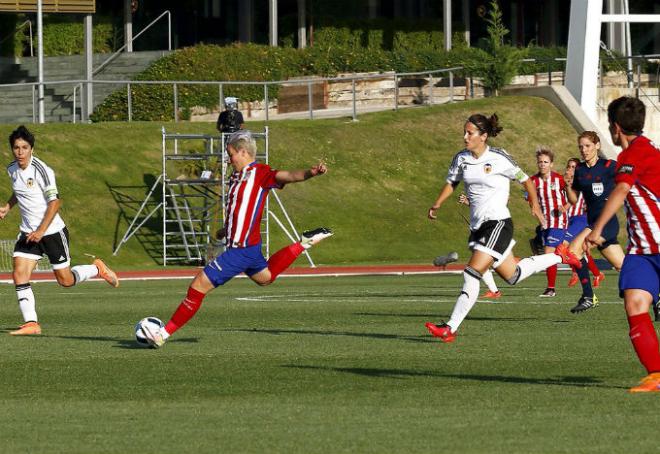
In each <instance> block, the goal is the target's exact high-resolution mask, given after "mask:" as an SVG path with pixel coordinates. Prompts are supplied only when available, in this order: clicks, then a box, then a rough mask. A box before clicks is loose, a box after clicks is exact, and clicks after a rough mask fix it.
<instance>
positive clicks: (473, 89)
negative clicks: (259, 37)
mask: <svg viewBox="0 0 660 454" xmlns="http://www.w3.org/2000/svg"><path fill="white" fill-rule="evenodd" d="M652 57H660V55H643V56H632V57H628V58H635V59H644V58H646V59H649V58H652ZM624 58H625V57H624ZM524 62H526V63H530V62H536V63H539V64H542V65H552V64H555V65H556V63H558V62H562V63H563V62H565V59H563V58H555V59H551V60H533V59H526V60H524ZM637 68H638V69H637V80H636V85H637V87H638V90H637V95H638V96H639V97H648V95H647V94H645V93H644V90H643V89H642V88H641V87H642V84H643V83H646V81H645V80H642V77H641V75H640V72H641V70H640V69H639V68H640V65H637ZM659 71H660V69H659ZM557 72H560V73H561V79H562V81H563V78H564V75H563V74H564V71H552V68H550V70H549V71H548V80H547V84H550V85H551V84H552V83H553V78H555V80H556V78H557ZM456 74H458V75H459V76H460V78H461V82H460V83H459V85H458V86H457V85H456V84H455V79H454V76H455V75H456ZM542 75H543V73H535V74H533V75H527V76H521V77H527V78H528V82H527V83H530V84H533V85H545V84H546V81H545V80H544V79H545V78H544V77H541V76H542ZM652 76H653V75H652V74H649V76H648V78H649V79H651V78H652ZM410 78H414V79H417V80H414V81H408V82H407V83H406V82H405V79H410ZM374 79H380V80H383V81H385V83H384V84H382V85H379V86H378V88H375V90H379V91H380V92H381V93H380V94H382V96H380V97H377V98H372V97H370V96H371V95H370V94H368V93H366V92H367V91H368V90H367V88H365V87H364V85H365V82H368V81H370V80H374ZM387 80H390V81H392V82H391V83H387ZM438 80H442V87H441V88H438V85H439V84H437V83H436V82H438ZM402 82H403V83H402ZM86 83H91V84H96V85H115V86H117V88H118V89H119V90H122V89H124V90H125V93H126V95H125V96H126V115H125V118H126V119H127V120H128V121H133V120H134V119H135V118H136V112H139V110H140V108H139V105H137V106H136V104H135V99H136V96H135V90H136V86H150V85H160V86H169V87H170V88H169V90H171V100H172V101H171V102H172V104H171V106H172V112H173V113H172V117H171V118H172V120H173V121H175V122H178V121H180V119H181V118H180V117H181V115H180V114H181V109H180V107H181V106H182V105H186V103H185V100H184V102H182V96H186V94H187V93H186V92H187V90H185V89H183V90H182V87H184V86H216V87H217V95H218V103H217V105H218V106H220V107H222V106H223V104H224V94H225V92H226V90H225V88H226V87H227V86H240V85H242V86H260V87H262V91H263V106H258V105H257V107H256V109H255V111H259V113H258V114H256V117H258V118H261V119H265V120H266V121H268V120H269V119H270V115H271V114H270V111H271V110H272V108H271V99H270V98H271V94H272V92H273V87H277V86H293V85H302V86H303V87H305V86H306V88H307V90H306V92H307V93H306V97H307V102H306V104H307V106H306V109H305V108H304V107H303V109H301V110H297V111H296V112H297V113H294V114H293V115H288V116H289V117H292V116H293V117H297V118H300V117H301V116H304V117H306V118H309V119H314V118H315V117H317V116H326V117H327V116H351V117H352V118H353V120H357V116H358V111H359V110H362V111H369V110H383V109H388V108H393V109H394V110H397V109H399V107H400V106H402V105H408V104H417V105H420V104H424V105H433V104H436V103H440V102H454V101H456V100H461V99H469V98H474V97H479V96H481V95H482V91H479V90H480V89H481V87H480V85H479V79H475V78H473V77H472V76H471V75H470V74H466V73H465V72H464V68H463V67H460V66H456V67H452V68H444V69H438V70H430V71H419V72H409V73H379V74H366V75H352V76H343V77H327V78H307V79H298V80H279V81H189V80H175V81H172V80H151V81H136V80H89V81H88V80H68V81H52V82H45V83H44V85H46V86H50V87H55V86H58V85H59V86H61V85H67V84H68V85H73V86H75V88H74V93H73V99H74V106H73V109H74V110H73V115H72V122H75V121H76V118H75V117H76V109H77V105H78V104H77V102H78V99H79V95H80V93H81V92H80V87H81V84H86ZM321 83H327V84H329V85H333V84H334V83H338V84H337V85H343V88H341V89H339V88H336V89H335V90H334V91H332V93H333V94H334V95H337V94H338V93H339V94H340V95H339V96H335V98H342V99H343V101H337V99H335V101H334V105H333V106H330V104H328V103H327V102H326V101H325V100H324V103H322V104H323V107H316V108H315V104H314V99H317V100H318V98H314V96H319V95H315V94H314V90H313V88H314V85H315V84H321ZM519 83H522V84H525V83H526V82H525V81H524V80H523V81H521V82H519ZM655 83H656V84H658V81H657V80H656V81H655ZM35 85H36V83H16V84H4V85H0V89H2V87H18V86H23V87H30V86H32V87H34V86H35ZM337 85H335V87H337ZM326 89H327V88H326ZM369 89H371V90H374V87H371V88H369ZM406 90H407V91H406ZM402 92H403V93H404V94H403V95H402ZM303 93H304V91H303ZM327 95H328V92H327V91H326V93H325V96H327ZM659 96H660V95H659ZM280 99H281V98H280ZM389 99H391V100H392V101H391V102H392V104H390V107H388V106H387V104H388V103H390V101H389ZM260 102H261V101H257V104H258V103H260ZM303 103H304V101H303ZM303 105H304V104H303ZM252 106H254V104H252ZM278 107H279V105H278ZM358 107H360V109H359V108H358ZM372 107H373V108H372ZM252 108H254V107H252ZM260 109H263V110H262V111H261V110H260ZM340 111H341V112H340ZM319 114H320V115H319ZM138 118H139V116H138Z"/></svg>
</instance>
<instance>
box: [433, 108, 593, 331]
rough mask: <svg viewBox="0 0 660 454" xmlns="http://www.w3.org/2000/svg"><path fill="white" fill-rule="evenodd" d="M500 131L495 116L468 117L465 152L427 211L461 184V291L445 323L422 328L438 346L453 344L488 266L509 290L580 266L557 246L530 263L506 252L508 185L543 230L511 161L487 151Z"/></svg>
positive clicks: (532, 191) (532, 196)
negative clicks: (465, 250) (465, 207)
mask: <svg viewBox="0 0 660 454" xmlns="http://www.w3.org/2000/svg"><path fill="white" fill-rule="evenodd" d="M501 131H502V128H501V127H500V126H499V124H498V118H497V115H495V114H493V115H492V116H491V117H486V116H484V115H481V114H475V115H472V116H470V118H468V120H467V121H466V122H465V125H464V129H463V141H464V143H465V149H463V150H462V151H460V152H458V153H457V154H456V155H455V156H454V159H453V160H452V162H451V164H450V166H449V172H448V175H447V180H446V182H447V183H446V184H445V186H444V187H443V188H442V190H441V191H440V194H439V195H438V197H437V199H436V201H435V203H434V204H433V205H432V206H431V208H430V209H429V211H428V217H429V219H436V212H437V210H438V209H440V207H441V206H442V204H443V203H444V202H445V200H447V199H448V198H449V196H451V194H452V193H453V192H454V190H455V188H456V186H458V184H459V183H460V182H461V181H463V183H464V184H465V192H466V194H467V197H468V200H469V202H470V231H471V233H470V238H469V240H468V241H469V242H468V246H469V247H470V249H471V250H472V256H471V257H470V260H469V262H468V264H467V266H466V267H465V270H464V271H463V281H464V282H463V289H462V291H461V294H460V295H459V297H458V300H457V301H456V304H455V306H454V310H453V311H452V314H451V317H450V319H449V321H448V322H447V323H441V324H440V325H436V324H434V323H431V322H428V323H426V328H427V329H428V330H429V332H430V333H431V334H432V335H433V336H435V337H438V338H439V339H440V340H441V341H442V342H453V341H454V339H455V338H456V331H457V330H458V327H459V326H460V324H461V323H462V322H463V320H464V319H465V317H466V316H467V314H468V313H469V312H470V310H471V309H472V307H473V306H474V304H475V302H476V301H477V297H478V295H479V281H480V280H481V279H482V276H483V274H484V273H485V272H486V271H487V270H488V268H490V267H491V266H492V267H493V268H494V269H495V271H497V273H498V274H499V275H500V276H501V277H502V278H503V279H504V280H505V281H506V282H507V283H509V284H511V285H515V284H517V283H518V282H520V281H522V280H523V279H525V278H527V277H529V276H530V275H532V274H534V273H537V272H539V271H543V270H545V269H546V268H548V267H549V266H552V265H555V264H557V263H560V262H563V263H568V264H575V265H576V266H580V265H579V261H578V260H577V258H576V257H575V256H574V255H572V254H571V253H570V252H569V251H568V248H566V247H564V246H563V245H560V246H559V247H558V248H557V249H556V251H555V253H554V254H543V255H538V256H533V257H529V258H526V259H523V260H521V261H520V262H518V263H516V261H515V259H514V257H513V254H512V253H511V250H512V249H513V246H514V245H515V241H514V240H513V222H512V221H511V213H510V212H509V209H508V207H507V204H508V202H509V191H510V186H511V184H510V182H511V180H516V181H518V182H520V183H521V184H522V185H523V186H524V187H525V189H526V190H527V192H528V194H529V201H530V205H531V208H532V213H533V214H534V215H535V216H536V217H537V219H538V220H539V222H540V223H541V224H542V225H543V224H544V223H545V220H544V218H543V214H542V213H541V210H540V207H539V202H538V199H537V196H536V188H535V187H534V184H533V183H532V181H531V180H530V179H529V177H528V176H527V175H526V174H525V172H523V171H522V170H521V169H520V167H518V164H516V162H515V161H514V160H513V158H512V157H511V156H510V155H509V154H508V153H507V152H506V151H504V150H503V149H501V148H495V147H491V146H489V145H488V143H487V141H488V139H489V138H490V137H495V136H497V135H498V134H499V133H500V132H501Z"/></svg>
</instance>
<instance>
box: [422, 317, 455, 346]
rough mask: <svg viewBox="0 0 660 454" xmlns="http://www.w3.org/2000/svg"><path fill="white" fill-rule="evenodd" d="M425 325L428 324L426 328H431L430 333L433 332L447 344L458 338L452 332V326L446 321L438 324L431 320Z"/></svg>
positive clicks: (434, 335)
mask: <svg viewBox="0 0 660 454" xmlns="http://www.w3.org/2000/svg"><path fill="white" fill-rule="evenodd" d="M424 326H426V329H428V330H429V333H431V334H433V337H437V338H438V339H440V340H441V341H442V342H444V343H446V344H448V343H450V342H454V339H456V334H454V333H452V332H451V328H450V327H449V325H447V324H446V323H442V324H441V325H436V324H433V323H431V322H427V323H426V324H425V325H424Z"/></svg>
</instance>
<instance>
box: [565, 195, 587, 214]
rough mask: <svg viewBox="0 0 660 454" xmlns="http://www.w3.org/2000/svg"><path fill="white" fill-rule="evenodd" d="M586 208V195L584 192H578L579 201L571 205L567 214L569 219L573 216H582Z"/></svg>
mask: <svg viewBox="0 0 660 454" xmlns="http://www.w3.org/2000/svg"><path fill="white" fill-rule="evenodd" d="M585 210H586V207H585V205H584V196H583V195H582V192H581V191H580V192H578V199H577V202H575V203H574V204H573V205H571V206H570V208H569V209H568V211H566V214H567V215H568V219H570V218H572V217H573V216H582V215H583V214H584V212H585Z"/></svg>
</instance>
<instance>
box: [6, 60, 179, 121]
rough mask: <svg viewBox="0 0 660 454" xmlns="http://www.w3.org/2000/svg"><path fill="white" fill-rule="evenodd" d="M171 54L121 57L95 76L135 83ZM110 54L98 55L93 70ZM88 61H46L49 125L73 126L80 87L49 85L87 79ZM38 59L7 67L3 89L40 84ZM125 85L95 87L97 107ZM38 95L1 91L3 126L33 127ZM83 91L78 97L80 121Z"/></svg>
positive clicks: (17, 89) (25, 89)
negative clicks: (65, 123)
mask: <svg viewBox="0 0 660 454" xmlns="http://www.w3.org/2000/svg"><path fill="white" fill-rule="evenodd" d="M168 53H169V52H167V51H147V52H132V53H122V54H119V56H118V57H116V58H115V59H114V60H113V61H112V62H110V63H109V64H108V65H107V66H105V67H104V68H103V69H101V71H100V72H99V73H97V74H95V75H94V79H102V80H131V79H133V77H134V76H135V75H136V74H138V73H140V72H142V71H143V70H145V69H146V68H147V67H148V66H149V65H150V64H151V63H152V62H153V61H155V60H157V59H159V58H161V57H163V56H165V55H167V54H168ZM109 57H110V54H95V55H94V60H93V61H94V64H93V67H94V68H95V69H96V68H98V67H99V66H100V65H101V64H102V63H103V62H104V61H105V60H107V59H108V58H109ZM84 65H85V60H84V58H83V56H82V55H70V56H62V57H46V58H44V81H45V83H44V105H45V120H46V122H47V123H53V122H70V121H72V119H73V113H74V112H73V91H74V88H75V85H76V84H73V83H70V84H61V85H52V84H51V85H49V84H48V81H67V80H81V79H84ZM37 74H38V73H37V59H36V57H24V58H23V61H22V63H20V64H18V63H17V64H9V65H3V66H2V69H1V70H0V85H1V84H15V83H21V82H36V81H37ZM122 87H123V86H121V85H110V84H95V85H94V106H97V105H98V104H100V103H101V102H103V100H104V99H105V98H106V97H107V96H108V95H109V94H110V93H112V92H114V91H115V90H117V89H119V88H122ZM36 102H37V94H36V90H34V93H33V89H32V87H30V86H15V87H0V123H32V122H33V119H34V118H35V117H36V116H37V114H36ZM80 111H81V95H80V87H79V88H78V89H77V93H76V112H75V114H76V121H78V120H79V119H80Z"/></svg>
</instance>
